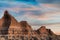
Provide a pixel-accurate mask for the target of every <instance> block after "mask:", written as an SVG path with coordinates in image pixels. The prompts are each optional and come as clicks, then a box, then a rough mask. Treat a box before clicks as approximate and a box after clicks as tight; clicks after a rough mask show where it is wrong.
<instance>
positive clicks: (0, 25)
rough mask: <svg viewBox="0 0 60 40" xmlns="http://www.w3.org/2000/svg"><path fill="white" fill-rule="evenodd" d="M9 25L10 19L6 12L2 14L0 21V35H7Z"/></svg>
mask: <svg viewBox="0 0 60 40" xmlns="http://www.w3.org/2000/svg"><path fill="white" fill-rule="evenodd" d="M10 24H11V18H10V14H9V13H8V11H5V12H4V16H3V17H2V18H1V19H0V34H2V35H6V34H8V29H9V26H10Z"/></svg>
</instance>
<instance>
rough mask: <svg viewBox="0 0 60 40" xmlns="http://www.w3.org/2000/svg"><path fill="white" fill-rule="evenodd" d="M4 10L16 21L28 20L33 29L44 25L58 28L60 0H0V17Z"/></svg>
mask: <svg viewBox="0 0 60 40" xmlns="http://www.w3.org/2000/svg"><path fill="white" fill-rule="evenodd" d="M5 10H8V11H9V13H10V14H11V15H12V16H14V17H15V18H16V20H17V21H18V22H20V21H22V20H26V21H28V23H29V24H30V25H31V26H32V27H33V28H34V29H36V28H39V27H40V26H41V25H45V26H47V28H51V29H52V30H53V31H54V30H55V31H54V32H58V30H59V29H56V28H60V27H59V26H60V25H58V24H59V23H60V0H0V18H1V17H2V16H3V14H4V11H5ZM55 24H56V25H55ZM50 26H51V27H50ZM52 26H53V27H54V28H53V27H52ZM56 30H57V31H56Z"/></svg>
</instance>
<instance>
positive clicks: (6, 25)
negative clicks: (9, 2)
mask: <svg viewBox="0 0 60 40" xmlns="http://www.w3.org/2000/svg"><path fill="white" fill-rule="evenodd" d="M7 34H8V35H9V36H14V37H15V38H17V36H22V35H23V36H22V37H21V38H22V39H24V36H26V35H28V37H26V38H28V40H29V39H31V40H32V38H33V39H34V40H60V36H59V35H56V34H54V32H52V31H51V29H47V28H46V27H45V26H41V27H40V28H39V29H37V30H33V29H32V28H31V26H30V25H29V24H28V23H27V21H21V22H18V21H17V20H16V19H15V18H14V17H13V16H12V15H10V14H9V13H8V11H7V10H6V11H5V12H4V15H3V17H2V18H1V19H0V35H7ZM9 38H10V37H9ZM11 39H12V38H11Z"/></svg>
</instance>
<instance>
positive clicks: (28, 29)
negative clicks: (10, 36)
mask: <svg viewBox="0 0 60 40" xmlns="http://www.w3.org/2000/svg"><path fill="white" fill-rule="evenodd" d="M20 25H21V28H22V34H25V35H27V34H30V33H31V31H32V28H31V26H30V25H29V24H28V23H27V22H26V21H21V22H20Z"/></svg>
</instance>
